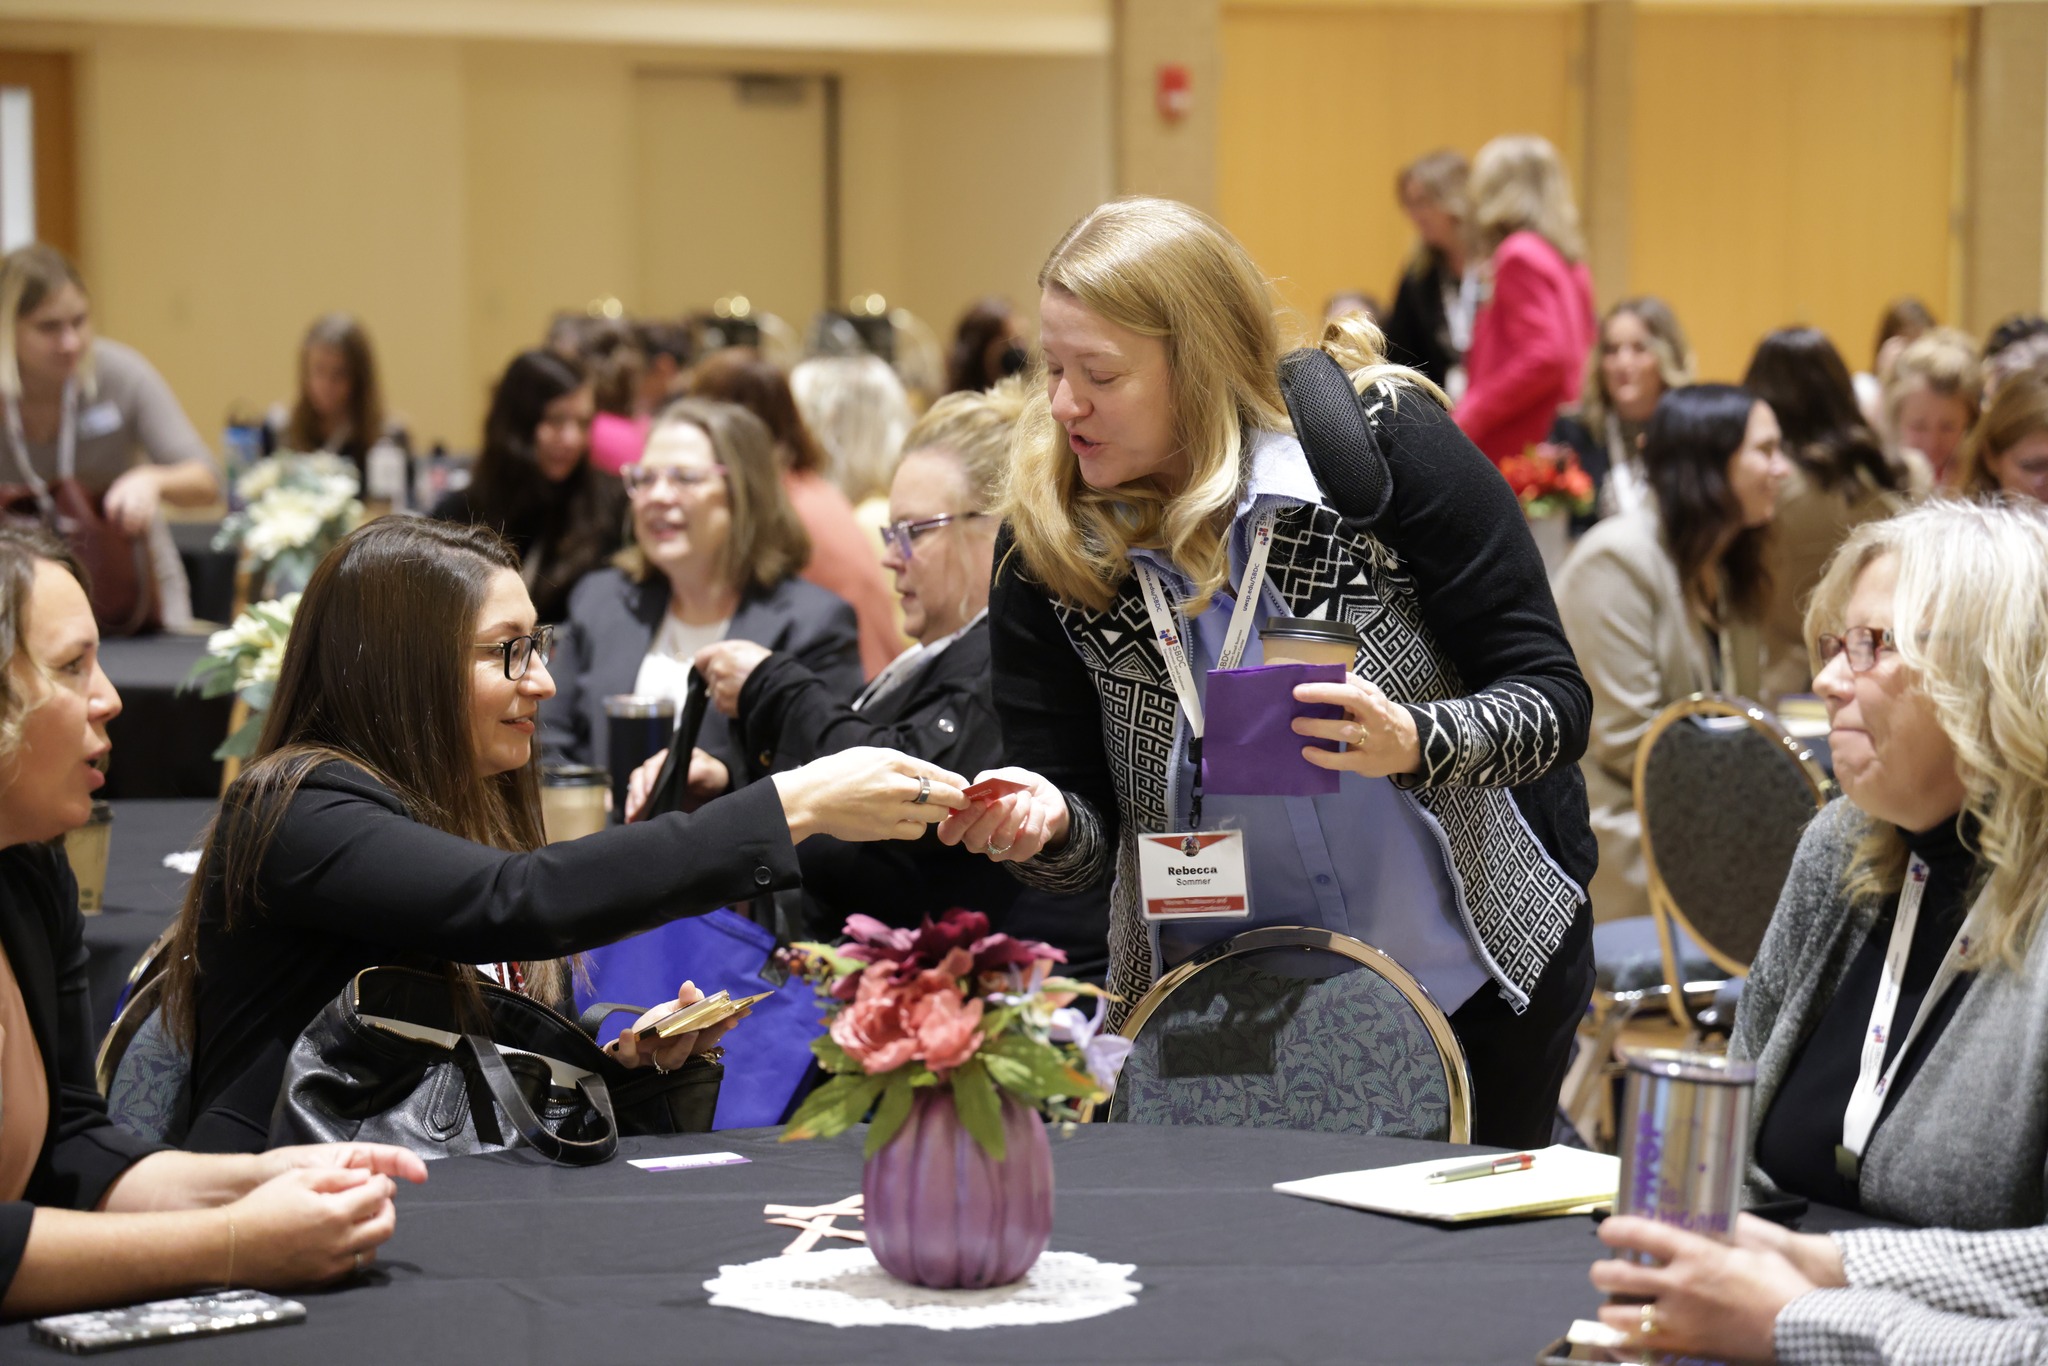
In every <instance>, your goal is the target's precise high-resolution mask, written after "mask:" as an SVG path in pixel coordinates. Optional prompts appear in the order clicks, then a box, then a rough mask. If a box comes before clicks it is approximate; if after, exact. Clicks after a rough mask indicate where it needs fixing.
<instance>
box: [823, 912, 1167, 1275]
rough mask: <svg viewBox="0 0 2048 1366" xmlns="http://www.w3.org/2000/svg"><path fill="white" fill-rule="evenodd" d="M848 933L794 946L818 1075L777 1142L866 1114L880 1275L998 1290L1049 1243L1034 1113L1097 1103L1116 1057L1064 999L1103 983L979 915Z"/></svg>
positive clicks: (869, 1210) (861, 921)
mask: <svg viewBox="0 0 2048 1366" xmlns="http://www.w3.org/2000/svg"><path fill="white" fill-rule="evenodd" d="M846 931H847V934H848V936H849V937H850V939H851V942H850V943H847V944H843V945H840V946H838V947H833V946H830V945H826V944H799V945H797V946H796V949H795V950H794V951H793V953H792V955H791V957H792V962H793V964H794V965H795V967H796V968H797V970H798V971H800V972H801V973H802V974H803V975H804V976H806V977H808V978H809V979H810V980H811V982H812V984H813V985H814V986H815V987H816V988H817V989H818V992H819V994H820V995H821V996H822V997H823V998H824V1000H825V1002H826V1015H827V1019H828V1021H829V1024H830V1029H829V1031H828V1032H827V1033H826V1034H825V1035H824V1036H823V1037H821V1038H819V1039H817V1040H816V1041H815V1042H814V1043H813V1044H812V1050H813V1051H814V1052H815V1053H816V1054H817V1057H818V1061H819V1062H820V1063H821V1064H822V1065H823V1066H824V1068H825V1070H826V1071H827V1072H829V1073H830V1074H831V1078H830V1080H828V1081H826V1082H825V1083H824V1084H823V1085H822V1086H820V1087H818V1089H817V1090H815V1091H813V1092H812V1093H811V1094H810V1095H809V1096H808V1097H807V1098H806V1099H805V1100H804V1103H803V1104H802V1106H800V1107H799V1108H798V1110H797V1112H796V1114H795V1115H794V1116H792V1117H791V1119H790V1122H789V1127H788V1130H787V1131H786V1132H785V1133H784V1134H783V1138H784V1139H785V1140H787V1139H802V1138H825V1137H830V1136H831V1135H834V1134H839V1133H843V1132H844V1131H845V1130H847V1129H849V1128H851V1127H852V1126H853V1125H855V1124H857V1123H859V1122H860V1121H861V1120H862V1119H864V1118H867V1117H868V1115H869V1113H870V1111H872V1112H873V1119H872V1121H871V1123H870V1124H869V1127H868V1135H867V1145H866V1158H867V1165H866V1168H865V1170H864V1172H863V1175H862V1181H861V1188H862V1193H863V1195H864V1197H865V1199H864V1205H865V1219H866V1224H867V1235H868V1247H869V1249H870V1250H871V1251H873V1253H874V1254H875V1259H876V1260H877V1261H878V1262H880V1263H881V1264H882V1267H883V1268H884V1269H885V1270H887V1271H888V1272H889V1273H890V1274H892V1275H894V1276H897V1277H899V1278H901V1279H903V1280H907V1281H915V1282H917V1283H919V1284H922V1285H930V1286H938V1287H942V1288H946V1287H954V1286H965V1287H971V1288H975V1289H980V1288H984V1287H987V1286H992V1285H1004V1284H1007V1283H1009V1282H1010V1281H1014V1280H1016V1279H1017V1278H1018V1277H1020V1276H1022V1275H1023V1274H1024V1273H1025V1272H1026V1271H1028V1270H1030V1269H1031V1265H1032V1263H1034V1262H1036V1261H1037V1260H1038V1256H1039V1254H1040V1253H1041V1252H1043V1251H1044V1250H1045V1246H1046V1243H1047V1242H1048V1241H1049V1240H1050V1239H1051V1236H1052V1155H1051V1150H1050V1148H1049V1146H1048V1145H1047V1142H1046V1137H1045V1124H1044V1121H1043V1120H1042V1119H1041V1115H1044V1116H1046V1117H1050V1118H1053V1119H1070V1118H1073V1117H1074V1115H1075V1113H1076V1112H1075V1110H1074V1106H1076V1105H1077V1104H1079V1103H1082V1102H1088V1101H1100V1100H1103V1099H1106V1093H1107V1090H1108V1088H1109V1087H1110V1086H1111V1085H1112V1084H1113V1083H1114V1081H1115V1077H1116V1071H1117V1068H1118V1067H1119V1066H1121V1064H1122V1062H1123V1057H1124V1054H1125V1053H1127V1052H1128V1051H1129V1043H1128V1041H1127V1040H1123V1039H1119V1038H1115V1037H1114V1036H1109V1035H1103V1034H1100V1033H1098V1032H1097V1029H1096V1023H1097V1021H1099V1018H1100V1010H1099V1004H1100V1003H1099V1002H1098V1011H1097V1015H1096V1017H1095V1018H1093V1019H1091V1018H1090V1017H1088V1016H1086V1015H1083V1014H1082V1012H1081V1011H1079V1010H1078V1009H1076V1008H1075V1007H1074V1006H1073V1002H1074V1001H1075V1000H1076V999H1077V998H1079V997H1080V996H1083V995H1092V996H1096V997H1098V998H1099V997H1101V996H1102V994H1103V993H1102V992H1101V989H1100V988H1097V987H1092V986H1088V985H1086V984H1084V983H1081V982H1074V981H1069V980H1067V979H1065V978H1060V977H1055V976H1053V975H1052V968H1053V965H1054V964H1055V963H1059V962H1063V961H1064V960H1065V957H1066V955H1065V954H1063V953H1061V952H1060V950H1058V949H1055V948H1053V947H1051V946H1050V945H1047V944H1041V943H1038V942H1036V941H1033V940H1023V939H1012V938H1011V937H1010V936H1008V935H1004V934H991V933H989V924H988V917H987V916H985V915H982V914H981V913H980V912H978V911H960V910H955V911H948V912H946V914H945V915H944V916H943V917H941V918H940V919H939V920H938V921H937V922H936V923H935V922H933V921H930V920H927V921H926V922H925V923H924V925H923V926H922V927H921V928H919V929H914V930H913V929H897V928H892V927H890V926H887V925H884V924H882V923H881V922H879V921H877V920H874V919H871V918H870V917H868V916H864V915H856V916H853V917H851V918H850V919H848V921H847V923H846Z"/></svg>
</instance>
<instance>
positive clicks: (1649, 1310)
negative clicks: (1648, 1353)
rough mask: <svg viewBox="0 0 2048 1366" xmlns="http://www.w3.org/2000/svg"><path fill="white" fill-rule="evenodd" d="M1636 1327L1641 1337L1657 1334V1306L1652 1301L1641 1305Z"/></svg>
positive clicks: (1650, 1336) (1651, 1336)
mask: <svg viewBox="0 0 2048 1366" xmlns="http://www.w3.org/2000/svg"><path fill="white" fill-rule="evenodd" d="M1636 1328H1637V1333H1638V1334H1639V1335H1640V1336H1642V1337H1646V1338H1653V1337H1655V1336H1657V1306H1656V1304H1655V1303H1654V1302H1652V1303H1650V1304H1646V1305H1644V1306H1643V1309H1642V1316H1641V1318H1640V1320H1639V1321H1638V1323H1637V1325H1636Z"/></svg>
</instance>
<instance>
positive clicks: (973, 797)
mask: <svg viewBox="0 0 2048 1366" xmlns="http://www.w3.org/2000/svg"><path fill="white" fill-rule="evenodd" d="M1030 790H1031V785H1030V784H1029V783H1019V782H1012V781H1011V780H1010V779H1008V778H983V779H982V780H981V781H980V782H978V783H975V784H973V785H972V786H970V787H967V788H965V789H963V790H962V791H961V794H960V795H961V796H963V797H965V798H967V800H968V801H970V802H992V801H994V800H995V799H996V798H998V797H1007V796H1009V795H1010V794H1011V793H1012V792H1029V791H1030Z"/></svg>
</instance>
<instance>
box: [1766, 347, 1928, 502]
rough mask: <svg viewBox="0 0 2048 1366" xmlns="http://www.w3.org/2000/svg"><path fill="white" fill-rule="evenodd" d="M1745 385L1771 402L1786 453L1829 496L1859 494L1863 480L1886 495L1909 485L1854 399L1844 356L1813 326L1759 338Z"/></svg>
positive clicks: (1853, 389) (1904, 474) (1854, 394)
mask: <svg viewBox="0 0 2048 1366" xmlns="http://www.w3.org/2000/svg"><path fill="white" fill-rule="evenodd" d="M1742 387H1743V388H1745V389H1747V390H1749V392H1750V393H1752V394H1754V395H1756V396H1757V397H1758V398H1760V399H1762V400H1763V401H1764V402H1766V403H1768V404H1770V405H1771V411H1772V412H1773V413H1776V414H1777V416H1778V426H1779V428H1780V429H1781V430H1782V431H1783V432H1784V434H1785V454H1787V455H1789V456H1791V457H1792V459H1793V461H1794V462H1795V463H1796V464H1798V465H1799V467H1800V468H1801V469H1803V470H1804V471H1806V473H1807V474H1808V475H1810V476H1812V478H1813V480H1814V482H1815V483H1817V484H1819V485H1820V486H1821V487H1822V488H1823V489H1826V490H1827V491H1828V492H1830V493H1847V494H1848V495H1849V496H1850V498H1851V499H1852V500H1853V498H1854V496H1855V495H1854V492H1853V490H1854V488H1855V486H1856V485H1857V484H1858V483H1859V482H1867V483H1869V484H1870V485H1871V486H1873V487H1875V488H1879V489H1884V490H1886V491H1888V492H1893V493H1897V492H1901V491H1903V490H1904V489H1905V487H1906V482H1907V481H1906V471H1905V468H1904V467H1903V466H1902V465H1899V464H1897V463H1895V462H1894V461H1893V460H1892V459H1891V457H1890V456H1888V455H1886V454H1885V450H1884V445H1883V443H1882V442H1880V441H1879V440H1878V439H1877V433H1875V432H1873V431H1871V430H1870V424H1868V423H1867V422H1865V421H1864V420H1863V410H1862V409H1861V408H1859V407H1858V406H1857V404H1856V386H1855V384H1854V383H1853V382H1851V380H1850V379H1849V367H1848V366H1847V365H1845V364H1844V363H1843V362H1842V353H1841V352H1839V351H1837V350H1835V344H1834V343H1833V342H1831V341H1829V340H1828V337H1827V333H1825V332H1822V331H1821V330H1820V329H1819V328H1814V327H1781V328H1779V329H1778V330H1777V331H1776V332H1772V333H1770V334H1769V335H1767V336H1766V337H1765V338H1764V339H1763V340H1762V341H1760V342H1758V343H1757V346H1756V353H1755V354H1754V355H1752V356H1751V357H1750V359H1749V369H1748V370H1747V371H1745V372H1744V373H1743V376H1742Z"/></svg>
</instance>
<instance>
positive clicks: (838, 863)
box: [738, 617, 1109, 980]
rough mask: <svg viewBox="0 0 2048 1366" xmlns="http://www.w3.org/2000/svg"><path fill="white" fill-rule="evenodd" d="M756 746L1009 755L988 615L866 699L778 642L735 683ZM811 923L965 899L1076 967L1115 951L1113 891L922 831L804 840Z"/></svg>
mask: <svg viewBox="0 0 2048 1366" xmlns="http://www.w3.org/2000/svg"><path fill="white" fill-rule="evenodd" d="M738 725H739V728H740V733H741V737H742V740H743V743H744V744H745V746H746V750H747V752H748V753H749V754H751V755H753V756H755V757H756V758H757V759H765V760H770V761H772V763H773V764H775V765H778V766H779V765H782V764H801V763H807V762H809V761H810V760H812V759H815V758H818V757H819V756H821V755H825V754H836V753H838V752H839V751H840V750H843V749H852V748H853V747H854V746H856V745H882V746H886V747H887V748H890V749H897V750H901V751H903V752H904V753H905V754H914V755H916V756H917V757H919V758H921V759H929V760H930V761H931V762H933V763H935V764H938V765H940V766H941V767H944V768H949V769H951V770H953V771H954V772H955V773H959V774H963V775H965V776H966V777H968V778H970V779H971V778H973V777H974V775H975V774H977V773H979V772H981V771H982V770H983V769H989V768H998V767H1001V766H1002V765H1003V764H1004V763H1006V762H1008V761H1007V760H1006V759H1005V758H1004V757H1003V732H1002V726H1001V723H1000V722H998V721H997V719H996V711H995V702H994V699H993V698H992V697H991V695H990V684H989V645H988V619H987V618H986V617H983V618H982V619H981V620H979V621H977V622H975V623H974V624H973V625H972V626H970V627H968V628H967V630H966V631H965V632H963V633H962V634H961V636H960V638H959V639H958V640H955V641H954V642H953V643H952V644H951V645H949V646H947V647H946V649H945V650H944V651H942V652H941V653H940V654H939V656H938V658H936V659H934V660H932V661H930V662H929V663H928V664H926V665H925V666H924V667H923V668H921V669H919V670H918V671H917V672H916V673H914V674H912V675H911V677H910V678H909V679H907V680H905V681H903V682H901V683H899V684H898V685H897V686H896V687H894V688H892V689H890V690H889V691H888V692H886V693H884V694H883V695H882V696H880V697H878V698H876V699H875V700H874V701H873V702H872V703H870V704H869V705H868V706H866V707H864V708H862V709H861V710H860V711H855V710H854V709H853V708H852V707H851V706H849V705H847V704H845V703H842V702H838V701H836V700H835V699H834V698H833V696H832V691H831V689H830V688H829V687H828V686H827V685H826V684H825V683H824V682H823V681H822V680H821V679H819V677H818V676H817V675H816V674H814V673H812V672H811V671H810V670H809V669H807V668H805V667H804V665H803V663H802V662H801V661H799V660H797V659H796V658H794V657H793V656H790V655H785V654H772V655H770V656H768V658H766V659H764V660H762V661H761V664H760V666H759V667H758V668H756V669H755V670H754V672H753V673H752V674H751V675H749V676H748V678H747V682H746V686H744V687H743V688H741V689H740V714H739V722H738ZM797 862H798V863H800V864H801V865H802V866H803V872H804V890H803V892H802V893H801V899H802V901H803V902H804V903H805V908H806V912H807V917H808V918H809V919H810V921H811V932H812V933H814V934H817V935H819V936H821V937H824V938H836V937H838V935H839V933H840V932H841V930H842V929H843V928H844V926H845V924H846V917H847V916H849V915H851V914H853V913H854V912H856V911H858V912H861V913H863V914H866V915H871V916H874V917H875V918H876V919H878V920H881V921H884V922H886V923H888V924H892V925H910V926H914V925H917V924H918V923H920V921H922V919H923V918H924V917H925V916H927V915H929V916H933V917H936V916H938V915H939V914H940V913H941V912H943V911H946V910H948V909H950V908H952V907H955V906H960V907H965V908H967V909H969V910H976V911H981V912H983V913H985V914H986V915H987V916H988V917H989V921H990V926H991V928H992V929H995V930H998V931H1001V932H1003V933H1005V934H1009V935H1013V936H1015V937H1018V938H1025V939H1043V940H1045V941H1046V942H1048V943H1050V944H1052V945H1054V946H1055V947H1057V948H1061V949H1064V950H1066V953H1067V970H1068V972H1069V974H1070V975H1075V976H1080V977H1085V978H1091V979H1094V980H1100V979H1101V976H1102V973H1103V971H1104V970H1105V968H1106V967H1107V965H1108V961H1109V895H1108V892H1107V890H1106V889H1102V888H1097V889H1093V890H1090V891H1084V892H1080V893H1075V894H1061V893H1056V892H1044V891H1040V890H1038V889H1036V888H1032V887H1026V886H1025V885H1024V884H1022V883H1020V882H1019V881H1017V879H1016V878H1014V877H1012V876H1010V874H1009V873H1008V872H1006V871H1005V870H1004V868H1003V867H1002V865H1000V864H995V863H991V862H989V860H988V859H986V858H984V857H982V856H981V855H979V854H971V853H969V852H968V851H967V850H965V849H962V848H960V847H958V846H948V845H944V844H941V843H939V840H938V835H937V834H936V832H934V831H931V830H927V831H925V833H924V835H923V837H922V838H920V839H916V840H910V841H897V840H891V841H887V842H884V843H874V844H847V843H843V842H842V841H839V840H836V839H833V838H831V837H830V836H827V835H817V836H813V837H812V838H810V839H808V840H805V841H804V844H803V847H802V848H801V849H799V850H797Z"/></svg>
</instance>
